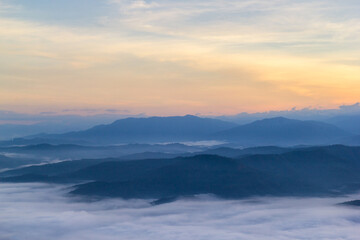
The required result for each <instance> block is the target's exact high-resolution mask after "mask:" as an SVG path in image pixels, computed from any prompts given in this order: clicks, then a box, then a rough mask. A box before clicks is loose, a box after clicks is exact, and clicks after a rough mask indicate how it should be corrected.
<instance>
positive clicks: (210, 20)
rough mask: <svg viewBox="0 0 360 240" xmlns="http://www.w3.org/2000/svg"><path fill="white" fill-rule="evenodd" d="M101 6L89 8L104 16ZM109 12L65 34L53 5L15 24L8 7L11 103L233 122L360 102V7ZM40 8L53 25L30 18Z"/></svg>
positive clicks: (147, 6) (254, 0)
mask: <svg viewBox="0 0 360 240" xmlns="http://www.w3.org/2000/svg"><path fill="white" fill-rule="evenodd" d="M2 2H3V1H0V3H2ZM14 2H16V3H18V5H20V6H21V3H23V2H22V1H14ZM23 4H24V3H23ZM63 4H64V5H66V6H68V7H69V8H70V7H71V6H72V5H71V1H65V2H64V3H63ZM94 4H95V3H94V2H93V1H89V4H88V5H84V8H85V10H86V9H88V10H89V9H92V10H93V9H95V8H100V7H99V6H98V5H94ZM96 4H99V2H97V3H96ZM34 5H35V4H34ZM0 6H2V5H0ZM101 6H102V7H103V8H102V9H105V10H106V11H105V10H102V12H101V13H100V12H99V13H96V14H93V15H92V11H89V16H86V17H84V16H83V15H79V16H78V18H79V19H80V20H82V19H83V18H84V19H88V18H90V19H91V21H89V24H88V25H82V24H77V21H76V19H75V20H74V21H72V22H73V25H69V24H68V23H67V24H61V20H62V19H63V20H64V19H65V18H66V16H65V15H63V16H62V15H61V16H62V17H57V18H58V19H57V21H55V22H54V21H46V20H47V19H48V18H50V17H49V16H47V15H46V14H44V13H45V12H46V11H45V10H46V8H45V7H44V6H43V8H45V9H42V11H39V10H38V8H35V7H34V9H32V8H31V4H27V5H26V8H25V7H24V9H25V10H26V11H25V10H24V9H23V10H19V12H18V13H17V14H13V15H12V14H11V11H10V10H9V9H10V8H2V9H4V10H3V11H7V14H5V15H3V16H2V17H0V37H1V45H0V52H1V57H0V61H1V62H2V64H1V66H0V70H1V73H0V83H1V85H2V88H1V90H0V93H1V95H0V101H1V103H2V104H3V105H4V106H9V107H10V108H18V109H20V107H19V106H23V107H22V108H27V107H26V106H25V107H24V105H26V104H25V103H30V104H32V105H34V106H41V107H43V108H49V106H54V107H57V108H58V106H62V107H63V108H64V107H65V108H67V107H69V108H72V107H74V106H73V105H75V107H78V108H88V107H90V106H92V105H96V107H97V106H101V107H105V108H131V109H133V111H134V112H147V113H149V114H166V113H167V114H174V113H177V114H185V113H197V112H202V113H204V114H206V113H209V112H215V113H222V114H230V113H236V112H239V111H261V110H269V109H271V108H274V109H284V108H288V107H289V106H294V105H297V106H300V107H305V106H309V105H317V106H320V105H322V106H326V107H333V106H335V105H339V104H343V103H351V102H356V101H358V95H359V90H358V89H360V85H359V78H358V76H359V75H360V67H359V64H357V62H358V56H359V52H360V47H359V46H360V45H359V40H358V39H360V27H359V26H360V24H359V22H360V18H359V16H358V12H359V8H360V7H359V6H358V4H356V2H354V1H345V2H341V3H340V2H339V1H335V0H331V1H326V2H324V1H315V2H314V1H305V0H298V1H289V0H276V1H263V0H246V1H228V2H223V1H220V0H210V1H196V2H194V1H171V0H157V1H140V0H139V1H129V0H112V1H106V2H103V3H102V5H101ZM6 9H8V10H6ZM32 10H34V11H35V10H37V12H38V14H37V15H41V14H44V16H43V17H42V18H36V17H31V16H33V15H34V14H29V12H30V13H31V11H32ZM53 10H54V9H52V11H53ZM22 11H25V12H22ZM84 12H85V13H86V11H84ZM90 12H91V13H90ZM25 13H27V14H25ZM29 16H30V17H29ZM71 17H72V18H76V15H74V16H73V15H72V16H71ZM64 21H65V20H64ZM82 22H83V21H82ZM90 23H91V24H90ZM79 89H81V91H80V92H79ZM45 105H46V106H45Z"/></svg>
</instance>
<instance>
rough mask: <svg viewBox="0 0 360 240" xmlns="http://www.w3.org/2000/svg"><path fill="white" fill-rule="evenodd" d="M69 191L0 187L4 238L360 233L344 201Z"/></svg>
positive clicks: (354, 212)
mask: <svg viewBox="0 0 360 240" xmlns="http://www.w3.org/2000/svg"><path fill="white" fill-rule="evenodd" d="M67 187H68V186H60V185H45V184H1V188H0V197H1V202H0V210H1V218H0V238H1V239H2V240H10V239H11V240H20V239H25V238H26V239H28V240H46V239H54V240H82V239H86V240H98V239H104V240H113V239H114V240H115V239H119V238H121V239H126V240H142V239H159V240H162V239H164V240H165V239H166V240H168V239H174V240H183V239H184V240H185V239H193V240H200V239H208V240H211V239H216V240H218V239H224V240H230V239H231V240H235V239H236V240H237V239H247V240H252V239H264V240H268V239H280V240H290V239H291V240H294V239H306V240H310V239H314V240H315V239H316V240H317V239H329V240H331V239H334V240H335V239H344V240H355V239H357V238H358V234H359V230H358V227H359V224H360V218H359V211H360V210H359V209H352V208H346V207H339V206H334V204H335V203H338V202H341V201H344V200H347V199H349V198H337V199H331V198H330V199H328V198H308V199H296V198H261V199H252V200H242V201H230V200H227V201H225V200H219V199H215V198H212V197H206V196H201V197H198V198H197V199H192V200H186V199H184V200H179V201H177V202H174V203H170V204H164V205H159V206H155V207H152V206H150V205H149V204H148V203H147V202H146V201H143V200H132V201H124V200H120V199H108V200H102V201H87V202H84V201H80V199H71V198H68V197H67V196H66V194H65V193H66V191H67V190H68V189H67Z"/></svg>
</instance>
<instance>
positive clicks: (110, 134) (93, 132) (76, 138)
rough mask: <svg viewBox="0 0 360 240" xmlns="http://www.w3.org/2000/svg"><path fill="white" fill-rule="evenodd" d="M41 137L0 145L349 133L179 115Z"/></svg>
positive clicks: (332, 140)
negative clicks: (243, 123)
mask: <svg viewBox="0 0 360 240" xmlns="http://www.w3.org/2000/svg"><path fill="white" fill-rule="evenodd" d="M40 137H41V138H29V139H15V140H14V141H9V142H5V143H4V142H3V143H2V145H4V144H5V145H9V144H10V145H11V144H33V143H32V142H34V143H44V142H48V143H54V142H55V144H58V143H72V144H83V145H84V144H85V145H87V144H89V145H107V144H123V143H159V142H163V143H164V142H185V141H204V140H216V141H220V142H228V143H237V144H239V145H242V146H265V145H267V146H274V145H280V146H291V145H328V144H341V143H346V144H351V143H352V142H356V139H355V138H353V135H352V134H350V133H348V132H346V131H345V130H343V129H340V128H339V127H336V126H334V125H331V124H329V123H324V122H318V121H302V120H294V119H287V118H284V117H276V118H269V119H263V120H258V121H254V122H252V123H249V124H245V125H236V124H234V123H229V122H224V121H221V120H216V119H210V118H200V117H196V116H192V115H186V116H182V117H149V118H126V119H121V120H117V121H115V122H113V123H111V124H107V125H98V126H95V127H93V128H90V129H87V130H85V131H78V132H69V133H65V134H43V135H41V136H40ZM0 145H1V143H0Z"/></svg>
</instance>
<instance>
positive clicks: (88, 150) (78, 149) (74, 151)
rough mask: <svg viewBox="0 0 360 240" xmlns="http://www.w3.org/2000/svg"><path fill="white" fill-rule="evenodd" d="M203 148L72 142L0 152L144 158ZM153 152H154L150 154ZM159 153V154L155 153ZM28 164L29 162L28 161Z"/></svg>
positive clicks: (45, 156)
mask: <svg viewBox="0 0 360 240" xmlns="http://www.w3.org/2000/svg"><path fill="white" fill-rule="evenodd" d="M203 149H205V148H203V147H199V146H187V145H184V144H179V143H171V144H123V145H114V146H81V145H74V144H60V145H52V144H35V145H27V146H12V147H0V152H4V153H8V154H21V155H28V156H32V157H33V158H38V159H48V160H49V159H57V160H59V159H84V158H109V157H112V158H119V157H121V158H124V159H125V158H126V159H144V158H153V157H157V156H159V157H160V156H161V158H164V157H167V155H168V158H170V157H175V156H179V155H183V154H185V153H193V152H197V151H201V150H203ZM150 152H151V153H154V154H150ZM155 153H159V154H155ZM134 154H138V155H134ZM29 164H30V162H29Z"/></svg>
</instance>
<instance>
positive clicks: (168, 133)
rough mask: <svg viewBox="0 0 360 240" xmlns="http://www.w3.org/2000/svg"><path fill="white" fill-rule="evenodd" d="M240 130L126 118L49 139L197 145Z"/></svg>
mask: <svg viewBox="0 0 360 240" xmlns="http://www.w3.org/2000/svg"><path fill="white" fill-rule="evenodd" d="M234 126H236V124H234V123H229V122H225V121H221V120H216V119H210V118H200V117H196V116H192V115H186V116H182V117H149V118H126V119H121V120H117V121H115V122H113V123H111V124H108V125H98V126H95V127H93V128H90V129H88V130H85V131H78V132H70V133H65V134H57V135H47V136H46V137H47V138H60V139H61V138H62V139H69V140H87V141H96V142H100V143H109V142H110V143H114V142H118V143H120V142H127V143H129V142H156V141H158V142H162V141H169V142H174V141H193V140H202V139H206V138H207V136H209V135H211V134H213V133H216V132H218V131H223V130H226V129H230V128H232V127H234Z"/></svg>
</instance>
